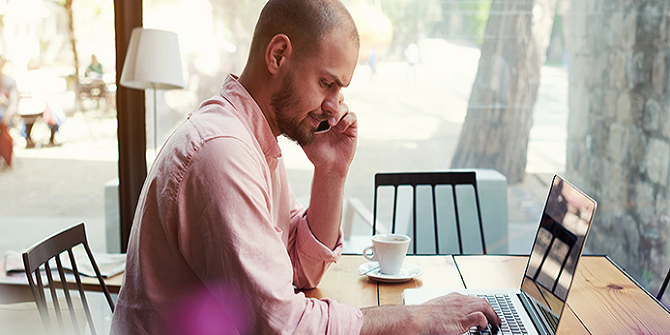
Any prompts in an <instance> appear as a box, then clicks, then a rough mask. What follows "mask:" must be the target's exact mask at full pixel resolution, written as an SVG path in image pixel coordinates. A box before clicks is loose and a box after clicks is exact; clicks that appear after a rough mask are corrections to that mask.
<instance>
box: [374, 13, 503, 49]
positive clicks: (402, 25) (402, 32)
mask: <svg viewBox="0 0 670 335" xmlns="http://www.w3.org/2000/svg"><path fill="white" fill-rule="evenodd" d="M491 2H492V0H382V1H381V5H382V10H383V12H384V14H386V15H387V16H388V17H389V19H390V20H391V22H392V24H393V34H394V37H393V43H392V44H393V45H392V48H391V50H394V49H395V50H396V52H399V51H400V50H402V46H406V45H407V44H409V43H411V42H413V41H416V40H417V39H418V38H421V37H437V38H446V39H452V40H462V41H468V42H474V43H477V44H481V43H482V42H483V41H484V33H485V30H486V23H487V20H488V17H489V11H490V9H491Z"/></svg>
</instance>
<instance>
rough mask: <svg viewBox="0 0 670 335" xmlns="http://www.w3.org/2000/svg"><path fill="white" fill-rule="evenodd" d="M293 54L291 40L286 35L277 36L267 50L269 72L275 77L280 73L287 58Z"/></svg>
mask: <svg viewBox="0 0 670 335" xmlns="http://www.w3.org/2000/svg"><path fill="white" fill-rule="evenodd" d="M292 52H293V47H292V46H291V40H290V39H289V38H288V36H286V35H284V34H277V35H275V36H274V37H273V38H272V40H270V43H268V47H267V49H265V64H266V66H267V68H268V71H270V73H271V74H272V75H273V76H274V75H276V74H277V73H278V72H279V68H280V67H281V66H282V65H283V64H284V61H285V60H286V57H288V56H290V55H291V53H292Z"/></svg>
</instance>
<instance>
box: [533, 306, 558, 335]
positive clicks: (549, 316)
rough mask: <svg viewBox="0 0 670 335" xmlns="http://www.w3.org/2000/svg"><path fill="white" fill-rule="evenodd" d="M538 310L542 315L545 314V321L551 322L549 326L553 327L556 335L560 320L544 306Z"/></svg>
mask: <svg viewBox="0 0 670 335" xmlns="http://www.w3.org/2000/svg"><path fill="white" fill-rule="evenodd" d="M539 307H540V308H538V309H539V310H540V312H542V314H544V319H545V320H547V322H549V326H550V327H551V330H553V331H554V334H556V328H558V318H557V317H556V315H554V314H552V313H551V312H550V311H549V310H547V309H546V308H544V307H543V306H539Z"/></svg>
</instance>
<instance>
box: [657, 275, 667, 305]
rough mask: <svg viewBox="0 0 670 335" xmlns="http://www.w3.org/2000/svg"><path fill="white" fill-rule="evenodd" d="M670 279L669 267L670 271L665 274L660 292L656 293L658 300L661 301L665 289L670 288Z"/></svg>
mask: <svg viewBox="0 0 670 335" xmlns="http://www.w3.org/2000/svg"><path fill="white" fill-rule="evenodd" d="M668 281H670V269H668V273H666V274H665V279H664V280H663V284H661V288H660V289H659V290H658V294H657V295H656V299H658V301H661V298H663V293H665V289H666V288H668Z"/></svg>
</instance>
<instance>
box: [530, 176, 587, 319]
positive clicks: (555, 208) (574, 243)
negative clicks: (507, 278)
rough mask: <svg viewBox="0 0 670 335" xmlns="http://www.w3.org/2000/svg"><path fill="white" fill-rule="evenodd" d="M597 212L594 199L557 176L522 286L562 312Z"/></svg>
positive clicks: (553, 182) (558, 312)
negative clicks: (592, 219)
mask: <svg viewBox="0 0 670 335" xmlns="http://www.w3.org/2000/svg"><path fill="white" fill-rule="evenodd" d="M594 212H595V202H594V201H593V200H591V199H590V198H589V197H588V196H587V195H585V194H584V193H582V192H581V191H579V190H578V189H576V188H575V187H574V186H572V185H571V184H570V183H568V182H567V181H565V180H563V179H561V178H560V177H558V176H554V179H553V181H552V187H551V189H550V191H549V196H548V198H547V202H546V203H545V208H544V211H543V214H542V218H541V219H540V227H539V229H538V232H537V237H536V243H535V245H534V246H533V250H532V251H531V255H530V258H529V260H528V267H527V268H526V274H525V276H524V279H523V282H522V284H521V289H522V290H523V291H524V292H525V293H526V295H527V296H529V297H531V298H532V299H530V300H532V301H533V302H535V303H536V304H537V303H539V304H541V305H540V306H537V307H540V308H541V307H543V306H542V305H544V307H545V308H547V307H548V309H550V310H551V311H552V312H553V313H554V314H556V316H558V315H560V314H561V311H562V310H563V306H564V305H565V300H566V299H567V293H568V289H569V288H570V285H571V283H572V278H573V276H574V273H575V269H576V268H577V261H578V259H579V256H580V255H581V252H582V249H583V247H584V241H585V239H586V233H587V232H588V229H589V225H590V222H591V218H592V217H593V214H594Z"/></svg>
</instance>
